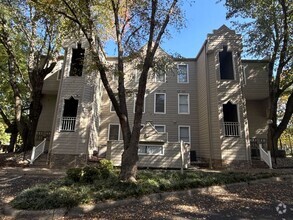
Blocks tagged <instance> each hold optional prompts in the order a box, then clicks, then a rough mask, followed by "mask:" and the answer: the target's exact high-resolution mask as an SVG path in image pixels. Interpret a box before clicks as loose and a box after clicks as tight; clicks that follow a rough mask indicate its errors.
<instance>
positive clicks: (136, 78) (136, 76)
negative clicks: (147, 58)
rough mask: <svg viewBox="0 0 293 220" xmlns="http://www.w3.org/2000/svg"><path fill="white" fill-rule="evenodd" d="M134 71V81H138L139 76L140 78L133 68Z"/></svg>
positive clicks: (136, 70)
mask: <svg viewBox="0 0 293 220" xmlns="http://www.w3.org/2000/svg"><path fill="white" fill-rule="evenodd" d="M134 71H135V73H134V81H135V82H137V83H138V82H139V78H140V75H139V77H138V69H135V70H134Z"/></svg>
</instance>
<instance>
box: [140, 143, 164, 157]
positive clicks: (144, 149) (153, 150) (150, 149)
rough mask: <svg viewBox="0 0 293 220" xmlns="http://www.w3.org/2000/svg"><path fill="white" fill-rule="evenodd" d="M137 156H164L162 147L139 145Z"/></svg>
mask: <svg viewBox="0 0 293 220" xmlns="http://www.w3.org/2000/svg"><path fill="white" fill-rule="evenodd" d="M138 155H164V147H163V146H162V145H139V146H138Z"/></svg>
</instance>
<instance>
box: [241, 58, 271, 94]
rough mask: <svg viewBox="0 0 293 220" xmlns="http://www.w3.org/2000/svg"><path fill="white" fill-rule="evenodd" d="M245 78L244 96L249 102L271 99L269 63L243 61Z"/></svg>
mask: <svg viewBox="0 0 293 220" xmlns="http://www.w3.org/2000/svg"><path fill="white" fill-rule="evenodd" d="M242 65H243V72H244V76H245V84H246V85H245V86H244V89H243V91H244V95H245V98H246V99H248V100H260V99H265V98H267V97H269V79H268V62H267V61H250V60H243V61H242Z"/></svg>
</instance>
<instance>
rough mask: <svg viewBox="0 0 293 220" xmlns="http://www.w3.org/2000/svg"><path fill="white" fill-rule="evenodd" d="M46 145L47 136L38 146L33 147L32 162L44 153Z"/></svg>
mask: <svg viewBox="0 0 293 220" xmlns="http://www.w3.org/2000/svg"><path fill="white" fill-rule="evenodd" d="M45 145H46V138H45V139H44V140H43V141H42V142H41V143H39V145H38V146H36V147H33V150H32V155H31V161H30V164H33V163H34V161H35V160H36V159H37V158H38V157H39V156H40V155H41V154H42V153H44V150H45Z"/></svg>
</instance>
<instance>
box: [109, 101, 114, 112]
mask: <svg viewBox="0 0 293 220" xmlns="http://www.w3.org/2000/svg"><path fill="white" fill-rule="evenodd" d="M112 106H113V104H112V102H111V101H110V112H115V109H114V111H112Z"/></svg>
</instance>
